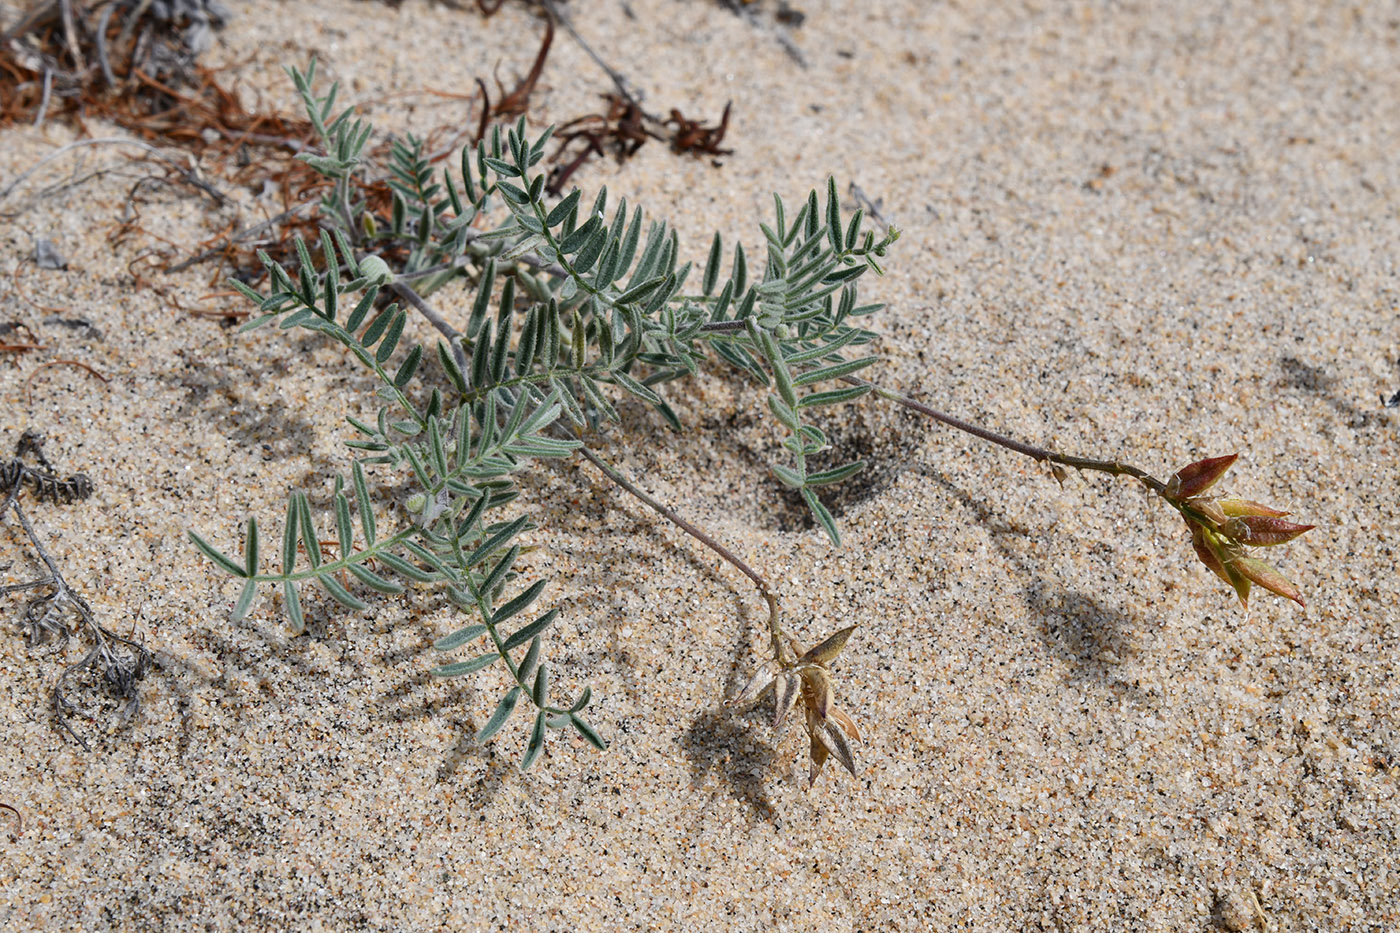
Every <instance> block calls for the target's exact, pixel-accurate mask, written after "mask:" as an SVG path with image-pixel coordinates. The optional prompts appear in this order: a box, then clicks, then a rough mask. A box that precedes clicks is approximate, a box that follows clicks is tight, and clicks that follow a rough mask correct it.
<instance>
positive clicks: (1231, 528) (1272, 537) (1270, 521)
mask: <svg viewBox="0 0 1400 933" xmlns="http://www.w3.org/2000/svg"><path fill="white" fill-rule="evenodd" d="M1314 527H1315V526H1313V525H1300V524H1298V523H1297V522H1290V521H1285V520H1283V519H1281V518H1273V517H1269V516H1263V515H1246V516H1245V517H1243V518H1232V519H1230V520H1229V521H1227V522H1224V523H1222V524H1221V526H1220V530H1221V531H1223V532H1224V533H1225V534H1227V535H1229V536H1230V537H1232V538H1234V539H1235V540H1236V541H1238V542H1240V543H1241V544H1249V545H1253V546H1255V547H1273V546H1274V545H1276V544H1285V543H1287V542H1289V541H1292V540H1293V539H1294V538H1296V537H1298V536H1299V535H1300V534H1302V533H1303V532H1305V531H1311V530H1312V529H1313V528H1314Z"/></svg>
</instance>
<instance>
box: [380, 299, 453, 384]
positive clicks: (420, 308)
mask: <svg viewBox="0 0 1400 933" xmlns="http://www.w3.org/2000/svg"><path fill="white" fill-rule="evenodd" d="M389 290H390V291H391V292H393V293H394V294H395V295H397V296H398V297H399V298H401V299H402V300H403V301H405V302H407V303H408V304H410V305H412V306H413V309H414V310H415V311H417V312H418V313H419V314H421V315H423V317H424V318H426V319H427V321H428V323H429V324H431V325H433V327H434V328H436V329H437V332H438V333H440V334H442V335H443V336H444V337H446V338H447V345H448V347H450V348H451V349H452V358H453V359H454V360H456V361H457V365H458V366H459V367H460V368H461V369H462V370H463V371H464V372H470V371H471V368H470V367H471V364H470V363H469V362H468V361H467V353H466V351H465V350H463V349H462V335H461V334H460V333H459V332H458V331H457V329H456V328H455V327H453V326H452V325H451V324H449V323H447V318H445V317H443V316H442V315H441V314H439V313H438V311H437V309H436V308H434V307H433V306H432V305H430V304H428V302H426V301H425V300H423V296H422V295H419V294H418V293H417V292H416V291H414V290H413V287H412V286H411V285H408V284H407V283H405V282H397V281H396V282H390V283H389Z"/></svg>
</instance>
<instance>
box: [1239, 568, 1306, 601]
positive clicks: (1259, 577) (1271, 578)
mask: <svg viewBox="0 0 1400 933" xmlns="http://www.w3.org/2000/svg"><path fill="white" fill-rule="evenodd" d="M1230 569H1231V570H1233V571H1235V572H1236V573H1238V574H1239V575H1240V576H1242V577H1244V578H1245V579H1246V580H1250V581H1253V582H1254V583H1257V584H1259V585H1260V586H1262V587H1263V588H1264V589H1266V590H1268V591H1269V592H1271V593H1277V594H1278V595H1280V596H1282V597H1283V598H1284V599H1291V600H1293V601H1294V602H1295V603H1297V604H1298V605H1300V606H1302V605H1304V603H1303V595H1302V594H1301V593H1299V592H1298V588H1297V587H1296V586H1294V585H1293V584H1292V583H1289V582H1288V581H1287V580H1285V579H1284V578H1283V574H1281V573H1279V572H1278V571H1277V570H1275V569H1274V568H1273V567H1271V566H1269V565H1268V564H1266V563H1264V562H1263V561H1262V560H1259V559H1258V558H1257V557H1241V558H1239V559H1238V560H1236V561H1234V562H1233V563H1232V564H1231V565H1230Z"/></svg>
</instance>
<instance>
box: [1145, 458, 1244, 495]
mask: <svg viewBox="0 0 1400 933" xmlns="http://www.w3.org/2000/svg"><path fill="white" fill-rule="evenodd" d="M1238 458H1239V454H1229V455H1228V456H1224V457H1207V458H1206V459H1204V460H1197V461H1196V462H1195V463H1188V464H1187V465H1186V466H1184V467H1182V468H1181V469H1179V470H1177V471H1176V472H1175V473H1173V474H1172V477H1171V479H1169V480H1168V481H1167V489H1166V492H1165V493H1163V495H1165V496H1166V497H1167V498H1168V499H1173V500H1176V501H1178V502H1179V501H1181V500H1182V499H1190V498H1191V497H1192V496H1199V495H1200V494H1201V493H1203V492H1205V491H1206V490H1207V489H1209V488H1210V487H1211V486H1213V485H1215V482H1216V480H1218V479H1220V477H1222V476H1224V475H1225V473H1226V471H1227V470H1229V469H1230V467H1231V465H1232V464H1234V462H1235V460H1236V459H1238Z"/></svg>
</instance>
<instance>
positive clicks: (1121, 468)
mask: <svg viewBox="0 0 1400 933" xmlns="http://www.w3.org/2000/svg"><path fill="white" fill-rule="evenodd" d="M842 381H843V382H848V383H850V384H851V385H858V386H870V390H871V391H872V392H874V393H875V394H876V395H878V396H880V397H881V398H884V399H889V400H890V401H892V402H896V403H898V404H900V405H903V406H904V407H905V408H908V409H911V410H913V411H917V412H918V413H919V414H921V415H927V416H928V417H930V418H932V419H933V420H935V421H938V422H941V423H943V424H946V425H947V426H948V427H950V428H956V429H957V430H959V431H963V432H966V433H968V434H971V435H972V436H974V437H980V438H981V439H982V440H984V441H990V442H991V443H993V444H996V445H998V446H999V447H1005V448H1006V449H1007V450H1014V451H1015V452H1016V453H1018V454H1025V455H1026V456H1027V457H1030V458H1031V459H1032V460H1038V461H1040V462H1041V463H1059V464H1062V465H1064V466H1067V467H1073V468H1074V469H1076V470H1095V471H1097V472H1099V473H1109V474H1112V475H1113V476H1131V477H1132V478H1133V479H1135V480H1137V481H1138V482H1140V483H1142V484H1143V485H1144V486H1146V487H1147V488H1148V489H1150V490H1152V491H1153V492H1155V493H1157V495H1159V496H1160V495H1162V494H1163V493H1165V492H1166V490H1167V484H1166V483H1164V482H1162V481H1161V480H1159V479H1156V478H1155V477H1153V476H1152V475H1151V474H1150V473H1148V472H1147V471H1146V470H1140V469H1138V468H1137V467H1135V466H1129V465H1128V464H1126V463H1119V462H1118V461H1116V460H1095V459H1093V458H1091V457H1071V456H1068V455H1066V454H1060V453H1056V452H1055V451H1053V450H1046V449H1045V448H1043V447H1035V446H1033V445H1031V444H1024V443H1022V442H1021V441H1018V440H1015V439H1013V438H1010V437H1007V436H1006V435H1004V434H998V433H996V432H995V431H989V430H987V429H986V428H984V427H980V426H978V425H975V424H971V423H970V422H967V421H963V420H962V419H961V418H954V417H953V416H952V415H949V414H945V413H943V412H941V411H939V410H937V409H936V408H930V407H929V406H928V405H925V404H924V403H922V402H918V401H915V400H914V399H912V398H910V397H909V396H907V395H904V394H902V393H899V392H896V391H894V390H893V389H886V388H884V387H882V386H878V385H876V384H875V383H873V382H868V381H866V380H864V379H859V378H857V377H855V376H846V377H844V378H843V380H842Z"/></svg>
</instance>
